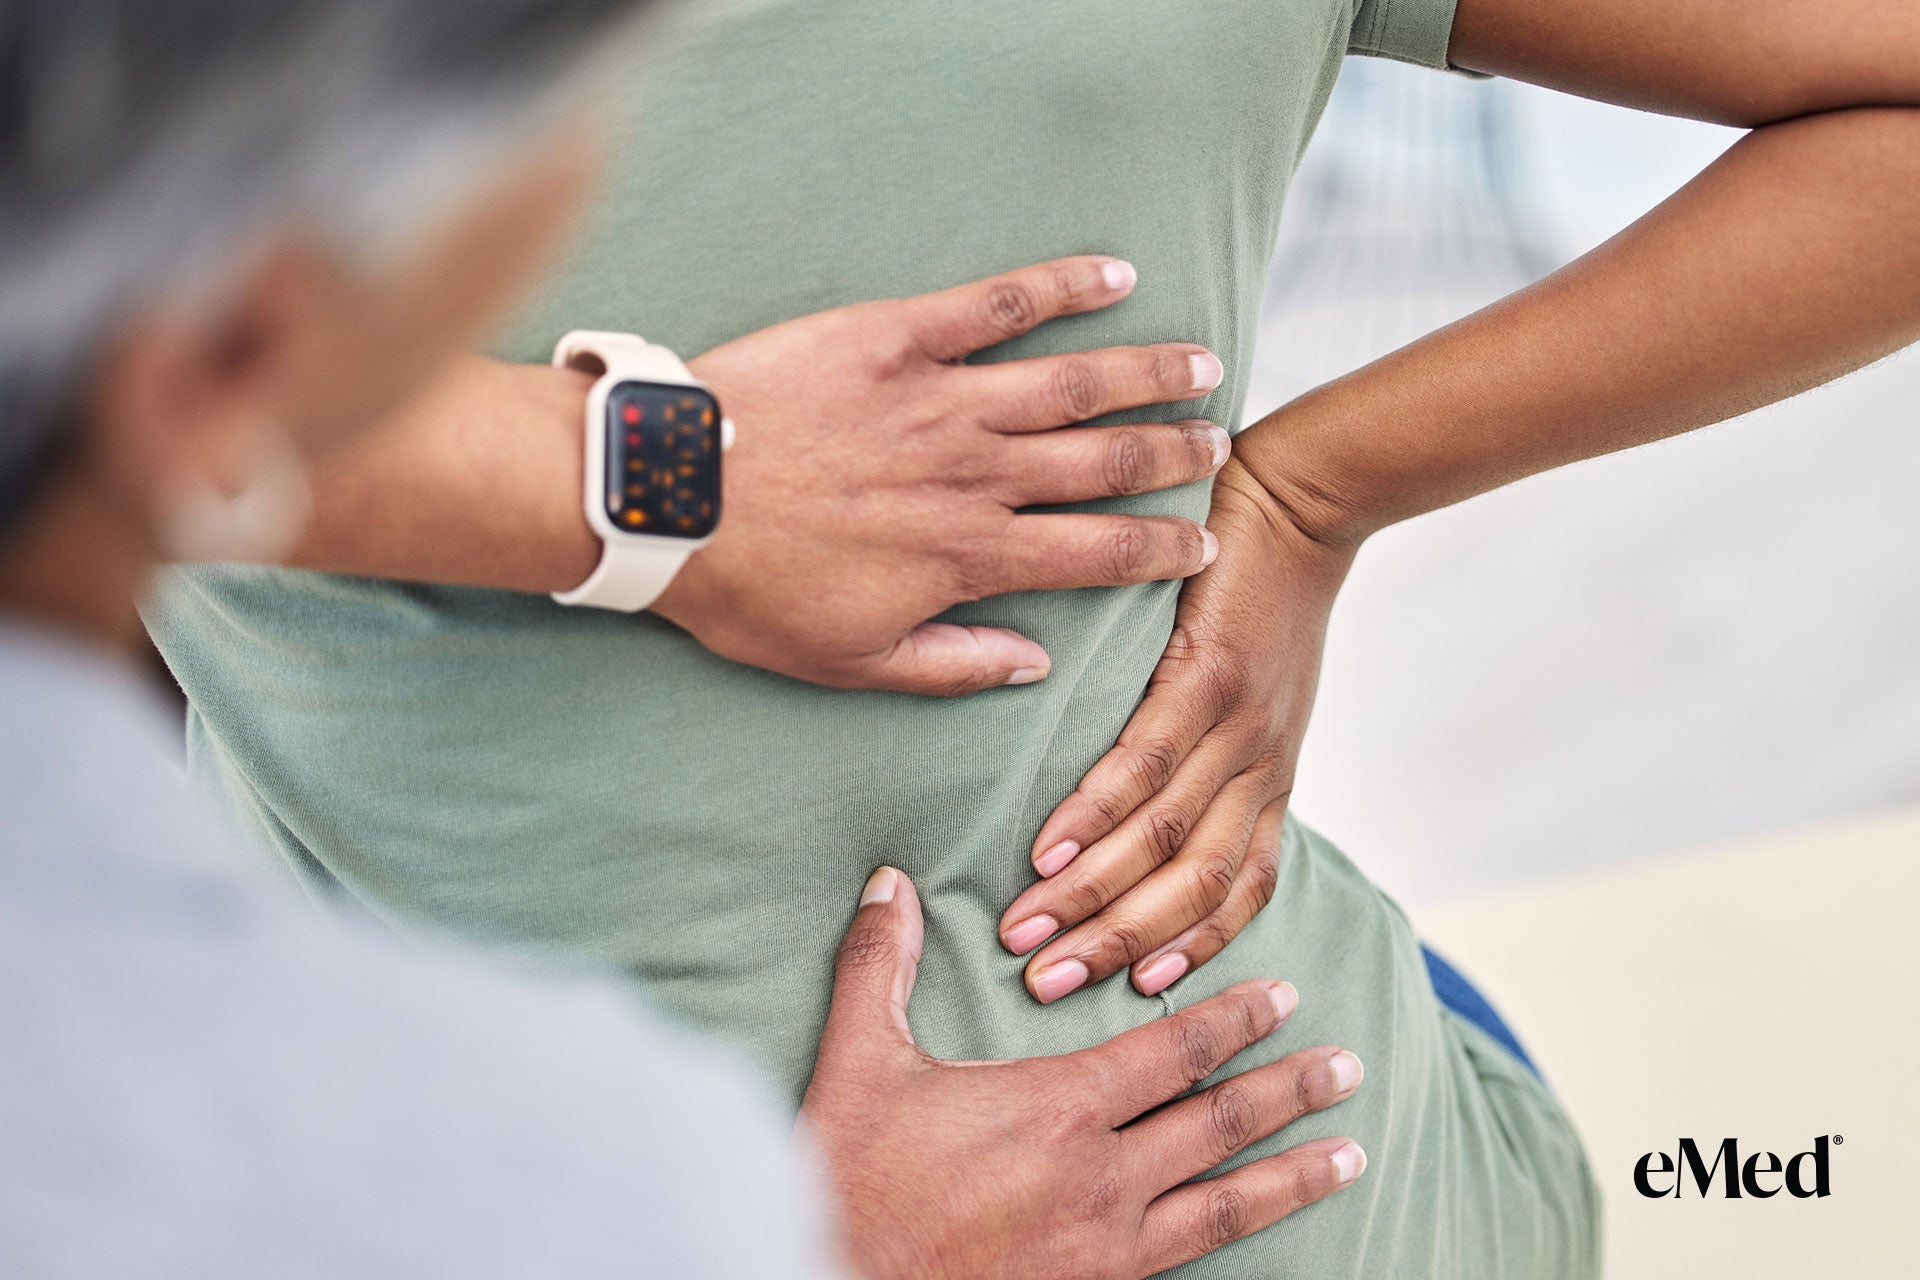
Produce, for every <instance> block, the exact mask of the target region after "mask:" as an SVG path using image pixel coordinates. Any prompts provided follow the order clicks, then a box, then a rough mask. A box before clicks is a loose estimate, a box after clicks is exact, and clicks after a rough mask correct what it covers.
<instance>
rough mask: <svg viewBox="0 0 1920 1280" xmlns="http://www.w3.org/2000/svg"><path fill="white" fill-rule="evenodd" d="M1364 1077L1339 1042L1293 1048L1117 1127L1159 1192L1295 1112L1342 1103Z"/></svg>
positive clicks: (1285, 1123)
mask: <svg viewBox="0 0 1920 1280" xmlns="http://www.w3.org/2000/svg"><path fill="white" fill-rule="evenodd" d="M1363 1074H1365V1073H1364V1070H1363V1069H1362V1067H1361V1065H1360V1059H1358V1058H1356V1057H1354V1056H1353V1054H1351V1053H1349V1052H1347V1051H1346V1050H1345V1049H1342V1048H1340V1047H1338V1046H1337V1045H1322V1046H1320V1047H1319V1048H1317V1049H1303V1050H1301V1051H1300V1052H1299V1053H1291V1054H1288V1055H1287V1056H1286V1057H1284V1058H1282V1059H1280V1061H1278V1062H1273V1063H1269V1064H1268V1065H1266V1066H1264V1067H1257V1068H1255V1069H1254V1070H1252V1071H1247V1072H1243V1073H1241V1074H1240V1075H1237V1076H1234V1077H1232V1078H1231V1079H1227V1080H1222V1081H1221V1082H1220V1083H1219V1084H1216V1085H1214V1086H1213V1087H1212V1088H1210V1089H1202V1090H1201V1091H1200V1092H1199V1093H1196V1094H1194V1095H1193V1096H1192V1097H1190V1098H1182V1099H1180V1100H1179V1101H1178V1102H1172V1103H1168V1104H1167V1105H1166V1106H1164V1107H1162V1108H1160V1109H1159V1110H1158V1111H1155V1112H1154V1113H1153V1114H1152V1115H1149V1116H1146V1117H1145V1118H1143V1119H1141V1120H1139V1121H1137V1122H1135V1123H1134V1124H1131V1125H1129V1126H1127V1128H1125V1129H1123V1130H1122V1131H1121V1137H1122V1139H1123V1143H1124V1144H1125V1145H1127V1146H1130V1147H1132V1148H1134V1149H1135V1151H1136V1152H1137V1154H1138V1155H1139V1157H1140V1158H1142V1159H1144V1160H1145V1161H1146V1167H1148V1168H1149V1169H1151V1170H1153V1172H1154V1176H1155V1177H1156V1178H1163V1179H1165V1181H1163V1182H1160V1183H1159V1184H1158V1185H1157V1186H1156V1187H1155V1188H1154V1189H1155V1190H1157V1191H1164V1190H1165V1189H1167V1188H1168V1187H1172V1186H1177V1185H1178V1184H1180V1183H1182V1182H1185V1181H1187V1180H1188V1179H1189V1178H1196V1177H1199V1176H1200V1175H1201V1174H1203V1173H1205V1172H1206V1171H1207V1170H1209V1169H1211V1168H1213V1167H1214V1166H1215V1165H1218V1164H1220V1163H1221V1162H1223V1161H1225V1160H1227V1159H1229V1158H1231V1157H1233V1156H1236V1155H1238V1154H1239V1153H1240V1152H1241V1151H1242V1150H1243V1149H1244V1148H1246V1147H1248V1146H1251V1145H1252V1144H1253V1143H1256V1142H1258V1141H1260V1139H1262V1138H1264V1137H1266V1136H1267V1135H1268V1134H1271V1133H1277V1132H1279V1131H1280V1130H1281V1129H1284V1128H1286V1127H1287V1126H1288V1125H1290V1124H1292V1123H1293V1122H1294V1121H1295V1120H1298V1119H1299V1118H1300V1117H1301V1116H1304V1115H1309V1114H1311V1113H1313V1112H1315V1111H1324V1110H1326V1109H1327V1108H1328V1107H1331V1106H1334V1105H1335V1104H1336V1103H1341V1102H1345V1101H1346V1100H1347V1099H1348V1098H1351V1097H1352V1096H1353V1093H1354V1090H1356V1089H1358V1088H1359V1087H1360V1079H1361V1076H1362V1075H1363Z"/></svg>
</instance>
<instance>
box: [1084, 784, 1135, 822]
mask: <svg viewBox="0 0 1920 1280" xmlns="http://www.w3.org/2000/svg"><path fill="white" fill-rule="evenodd" d="M1086 801H1087V804H1088V805H1089V806H1090V807H1091V808H1092V809H1093V812H1094V813H1095V815H1097V816H1098V817H1099V818H1100V820H1101V821H1102V822H1104V823H1106V825H1107V826H1108V827H1112V826H1113V825H1114V824H1116V823H1118V822H1119V821H1120V819H1122V818H1124V817H1126V816H1127V815H1128V814H1129V813H1132V812H1133V810H1132V809H1131V808H1129V807H1128V806H1127V804H1126V802H1125V801H1123V800H1121V798H1120V797H1119V796H1118V795H1116V794H1115V793H1113V792H1111V791H1100V792H1096V793H1091V794H1089V795H1087V797H1086Z"/></svg>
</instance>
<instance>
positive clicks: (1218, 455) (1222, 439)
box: [1210, 427, 1233, 471]
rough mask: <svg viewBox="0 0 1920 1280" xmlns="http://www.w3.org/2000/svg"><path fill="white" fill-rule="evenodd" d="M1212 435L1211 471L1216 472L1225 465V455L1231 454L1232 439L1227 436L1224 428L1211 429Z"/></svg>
mask: <svg viewBox="0 0 1920 1280" xmlns="http://www.w3.org/2000/svg"><path fill="white" fill-rule="evenodd" d="M1210 430H1211V431H1212V433H1213V469H1214V470H1215V471H1218V470H1219V469H1220V468H1222V467H1224V466H1226V465H1227V455H1228V454H1230V453H1232V452H1233V437H1232V436H1230V435H1228V434H1227V429H1226V428H1225V427H1212V428H1210Z"/></svg>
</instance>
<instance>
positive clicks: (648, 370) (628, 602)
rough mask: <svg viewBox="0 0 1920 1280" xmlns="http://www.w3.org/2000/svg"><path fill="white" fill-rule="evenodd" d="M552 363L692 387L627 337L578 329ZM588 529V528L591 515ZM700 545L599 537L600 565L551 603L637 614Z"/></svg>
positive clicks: (596, 432) (724, 438)
mask: <svg viewBox="0 0 1920 1280" xmlns="http://www.w3.org/2000/svg"><path fill="white" fill-rule="evenodd" d="M553 362H554V363H555V364H556V365H563V366H575V367H590V366H591V365H599V366H602V367H603V368H604V370H605V376H606V377H608V378H610V379H613V380H622V381H626V380H634V381H640V382H661V383H667V384H674V383H681V384H689V385H693V384H696V383H697V380H696V379H695V378H694V376H693V374H692V372H691V371H690V370H688V368H687V366H686V365H685V364H684V363H683V362H682V361H681V359H680V357H679V356H677V355H675V354H674V353H673V352H672V351H670V350H668V349H667V348H666V347H663V346H659V345H658V344H656V343H652V342H648V341H646V340H645V339H644V338H640V337H638V336H636V335H634V334H631V333H605V332H601V331H597V330H591V329H577V330H575V331H574V332H572V333H569V334H568V335H567V336H566V337H564V338H562V339H560V343H559V345H558V346H557V347H555V348H554V352H553ZM598 416H599V415H597V414H592V413H590V414H589V415H588V418H589V420H588V422H587V427H586V430H587V443H586V447H587V451H588V452H587V458H588V484H587V493H586V503H587V507H588V510H589V512H591V510H592V508H593V505H594V504H595V503H597V502H599V501H600V500H601V498H600V492H601V490H602V487H603V486H602V485H601V484H600V482H599V480H598V478H597V475H598V472H597V468H598V467H599V466H600V465H601V463H600V462H598V461H596V460H597V459H600V458H603V457H604V450H605V447H606V446H605V443H604V441H603V439H602V438H601V437H602V433H603V432H604V431H605V430H606V427H605V424H604V422H596V421H594V420H593V419H594V418H595V417H598ZM731 427H732V423H730V422H725V421H723V422H722V423H721V447H722V448H723V449H724V448H725V447H726V446H727V445H729V444H731V443H732V438H731V437H732V434H733V433H732V431H731V429H730V428H731ZM589 523H592V519H591V515H589ZM701 545H702V542H700V541H695V540H689V539H682V538H663V537H650V536H646V535H637V536H636V535H626V536H616V537H611V538H609V537H606V536H605V535H604V534H602V542H601V551H600V563H599V564H598V565H596V566H595V567H594V570H593V572H592V573H590V574H588V575H587V580H586V581H585V582H583V583H581V584H580V585H579V586H577V587H575V588H574V589H573V590H571V591H556V592H554V593H553V598H554V599H555V600H557V601H559V602H560V603H561V604H566V605H588V606H591V607H593V608H596V609H615V610H619V611H620V612H622V613H637V612H639V611H640V610H641V609H644V608H646V607H647V606H648V605H650V604H652V603H653V602H654V601H655V600H658V599H659V598H660V593H661V592H663V591H665V590H666V589H667V584H668V583H670V582H672V581H673V575H674V574H676V573H678V572H680V567H681V566H682V565H684V564H685V563H686V562H687V558H688V557H689V556H691V555H692V554H693V553H694V552H695V551H697V550H699V548H700V547H701Z"/></svg>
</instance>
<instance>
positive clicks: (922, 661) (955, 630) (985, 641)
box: [862, 622, 1053, 698]
mask: <svg viewBox="0 0 1920 1280" xmlns="http://www.w3.org/2000/svg"><path fill="white" fill-rule="evenodd" d="M1052 666H1053V660H1052V659H1051V658H1049V657H1047V651H1046V650H1045V649H1042V648H1041V647H1040V646H1039V645H1037V644H1035V643H1034V642H1033V641H1031V640H1029V639H1027V638H1026V637H1025V636H1023V635H1021V634H1019V633H1018V632H1015V631H1008V630H1007V629H1006V628H1004V627H962V626H957V625H955V624H954V623H951V622H923V623H921V624H920V625H919V626H917V627H915V628H914V629H913V630H911V631H909V632H907V634H906V635H904V636H902V637H900V639H899V640H898V641H896V642H895V643H894V646H893V648H891V649H889V650H888V651H887V652H886V653H885V654H884V655H883V656H882V657H881V658H880V660H879V663H878V664H877V665H876V666H875V667H874V668H873V669H872V671H871V672H870V673H869V675H868V678H867V679H866V680H864V681H863V682H862V683H864V684H866V685H867V686H868V687H869V688H874V689H893V690H896V691H898V692H900V693H923V694H929V695H931V696H933V697H936V698H957V697H959V696H960V695H962V694H967V693H978V692H980V691H981V690H982V689H998V688H999V687H1000V686H1002V685H1008V684H1032V683H1033V682H1034V681H1035V680H1039V679H1042V678H1044V677H1045V676H1046V674H1047V672H1048V671H1049V670H1050V669H1051V668H1052Z"/></svg>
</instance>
